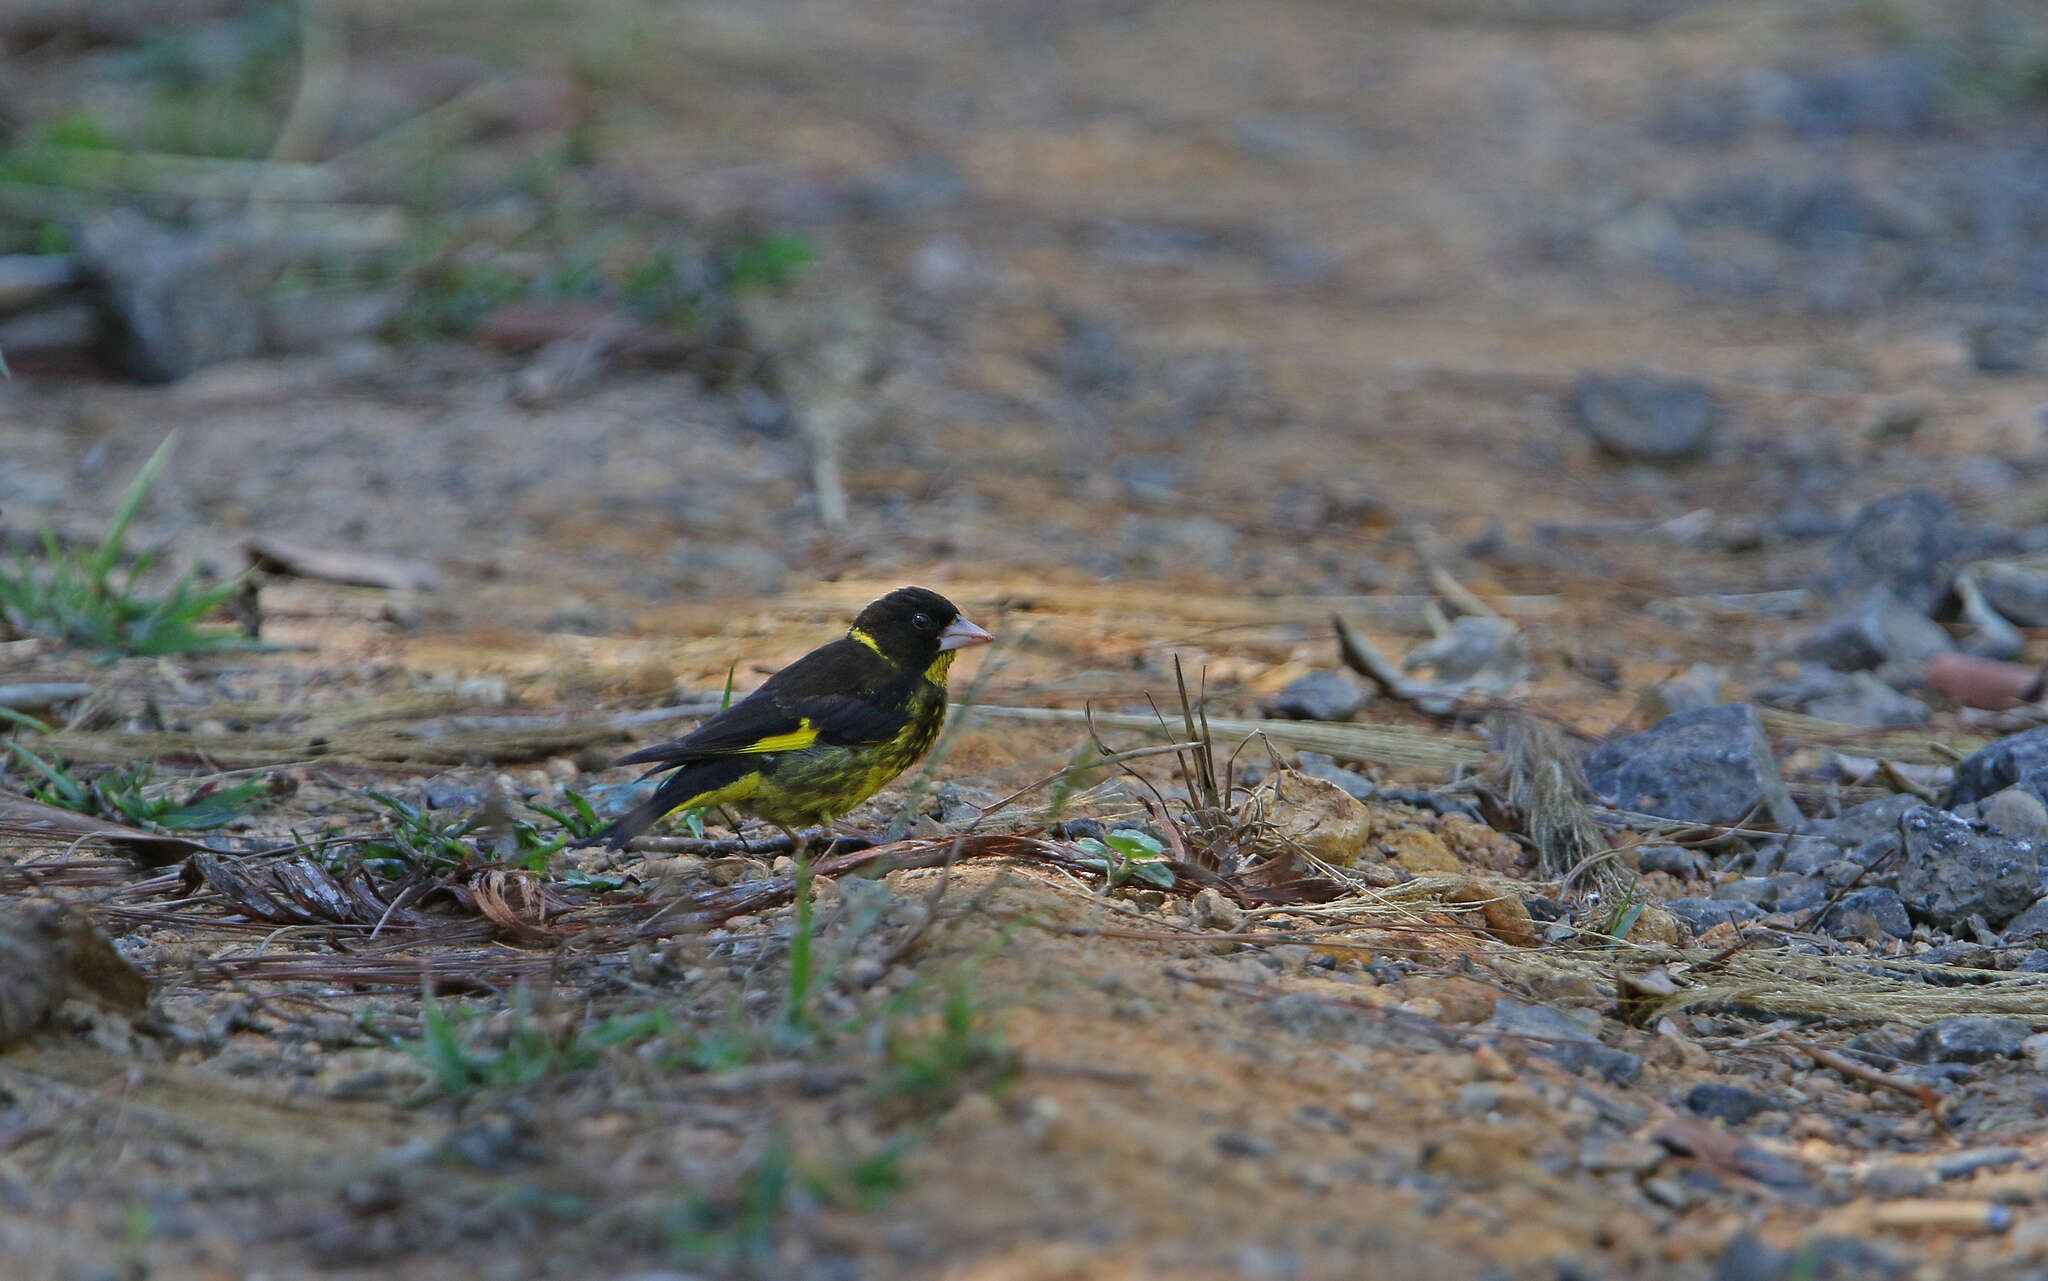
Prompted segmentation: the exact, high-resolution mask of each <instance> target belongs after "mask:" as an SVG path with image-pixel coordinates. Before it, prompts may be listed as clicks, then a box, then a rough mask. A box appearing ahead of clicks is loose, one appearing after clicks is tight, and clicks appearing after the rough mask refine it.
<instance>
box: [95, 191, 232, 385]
mask: <svg viewBox="0 0 2048 1281" xmlns="http://www.w3.org/2000/svg"><path fill="white" fill-rule="evenodd" d="M248 258H249V251H248V247H247V246H246V245H245V244H243V243H240V242H238V240H237V237H236V236H235V235H234V234H233V233H231V232H230V231H228V230H226V229H225V228H223V229H218V230H216V231H211V232H199V233H192V232H180V231H173V230H170V229H168V228H165V227H160V226H158V225H157V224H155V223H153V222H151V221H150V220H149V219H147V218H145V217H143V216H142V215H141V214H138V213H136V212H134V211H133V210H127V209H118V210H115V211H113V212H111V213H106V214H101V215H97V216H95V217H92V218H90V219H88V220H86V222H85V223H84V225H83V226H81V227H80V228H79V231H78V265H79V270H80V274H81V276H82V277H83V279H84V280H85V282H86V285H87V289H88V292H89V294H90V296H91V297H92V299H93V302H94V306H95V308H96V309H97V311H98V313H99V320H100V346H101V348H102V349H103V352H104V354H105V355H106V357H107V358H108V359H109V360H110V361H111V362H112V363H113V364H114V365H115V366H116V367H117V368H118V369H120V371H121V372H122V373H123V374H124V375H126V376H127V377H129V378H133V379H135V380H136V381H137V382H145V383H165V382H172V381H175V380H177V379H179V378H183V377H184V376H185V375H187V374H189V373H191V372H192V371H194V370H196V369H201V368H203V367H205V366H207V365H212V364H217V363H219V362H221V361H224V360H238V359H243V358H245V357H248V356H253V355H255V354H256V352H257V350H258V349H259V348H260V347H261V345H262V341H263V313H262V310H261V308H260V307H259V305H258V302H257V299H258V298H259V297H261V286H262V282H255V281H252V280H251V279H250V272H249V262H248Z"/></svg>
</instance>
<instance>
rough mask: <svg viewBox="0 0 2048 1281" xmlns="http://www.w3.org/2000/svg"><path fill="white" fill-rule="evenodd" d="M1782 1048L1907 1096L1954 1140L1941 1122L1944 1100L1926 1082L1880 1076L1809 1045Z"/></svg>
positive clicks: (1799, 1043) (1789, 1042)
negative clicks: (1942, 1101) (1787, 1048)
mask: <svg viewBox="0 0 2048 1281" xmlns="http://www.w3.org/2000/svg"><path fill="white" fill-rule="evenodd" d="M1779 1044H1781V1045H1784V1046H1787V1047H1789V1048H1791V1049H1794V1050H1798V1051H1799V1052H1800V1053H1802V1054H1805V1055H1807V1056H1808V1057H1810V1058H1811V1059H1812V1060H1813V1061H1814V1062H1816V1063H1818V1064H1820V1065H1821V1066H1822V1067H1830V1068H1833V1069H1834V1070H1835V1071H1837V1072H1840V1073H1841V1074H1842V1075H1843V1076H1846V1077H1852V1078H1854V1079H1855V1080H1858V1081H1865V1082H1868V1083H1869V1084H1871V1085H1875V1086H1877V1087H1878V1088H1880V1089H1885V1090H1891V1091H1894V1092H1895V1093H1898V1094H1903V1095H1905V1096H1906V1097H1907V1098H1909V1099H1912V1100H1914V1101H1915V1102H1917V1103H1918V1104H1919V1105H1920V1106H1921V1107H1923V1108H1926V1109H1927V1115H1929V1116H1931V1117H1933V1118H1934V1124H1935V1126H1936V1127H1937V1128H1938V1129H1940V1131H1941V1132H1942V1133H1943V1134H1947V1135H1949V1137H1951V1138H1953V1137H1955V1136H1954V1135H1953V1134H1950V1132H1949V1128H1948V1122H1947V1121H1944V1120H1943V1119H1942V1116H1941V1096H1940V1095H1939V1094H1936V1093H1935V1092H1934V1087H1933V1086H1931V1085H1929V1084H1927V1083H1926V1082H1925V1081H1909V1080H1907V1079H1906V1078H1905V1077H1902V1076H1893V1075H1892V1074H1891V1073H1889V1072H1880V1071H1878V1070H1877V1069H1876V1068H1874V1067H1870V1066H1868V1065H1866V1064H1862V1063H1858V1062H1857V1061H1856V1060H1854V1059H1852V1058H1850V1057H1848V1056H1847V1055H1845V1054H1837V1053H1835V1052H1834V1051H1833V1050H1829V1049H1824V1048H1822V1047H1821V1046H1818V1045H1815V1044H1813V1043H1812V1042H1810V1041H1794V1040H1790V1039H1787V1040H1784V1041H1781V1042H1779Z"/></svg>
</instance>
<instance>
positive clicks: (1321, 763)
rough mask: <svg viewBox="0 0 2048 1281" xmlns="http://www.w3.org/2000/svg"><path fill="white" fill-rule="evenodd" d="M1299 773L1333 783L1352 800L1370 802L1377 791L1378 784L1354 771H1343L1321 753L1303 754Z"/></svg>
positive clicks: (1343, 769)
mask: <svg viewBox="0 0 2048 1281" xmlns="http://www.w3.org/2000/svg"><path fill="white" fill-rule="evenodd" d="M1301 772H1302V773H1304V774H1306V775H1308V776H1309V777H1310V778H1319V779H1321V780H1323V781H1324V782H1325V783H1335V784H1336V785H1337V786H1338V787H1340V788H1342V789H1343V790H1344V793H1345V795H1347V796H1350V797H1351V798H1352V799H1354V800H1360V801H1366V800H1371V799H1372V796H1373V793H1375V792H1377V791H1379V784H1377V783H1375V782H1373V781H1372V780H1371V779H1369V778H1367V777H1366V776H1365V775H1363V774H1360V773H1359V772H1357V771H1356V770H1348V769H1345V768H1344V767H1343V766H1342V765H1339V764H1338V763H1337V762H1336V761H1334V760H1332V759H1331V758H1330V757H1327V756H1325V755H1323V754H1322V753H1321V752H1303V753H1302V754H1301Z"/></svg>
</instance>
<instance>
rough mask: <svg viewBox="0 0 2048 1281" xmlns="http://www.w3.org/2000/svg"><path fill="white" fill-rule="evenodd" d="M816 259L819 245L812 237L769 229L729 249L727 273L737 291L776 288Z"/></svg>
mask: <svg viewBox="0 0 2048 1281" xmlns="http://www.w3.org/2000/svg"><path fill="white" fill-rule="evenodd" d="M817 260H818V247H817V245H815V244H813V243H812V242H811V240H810V238H809V237H807V236H799V235H797V234H795V233H794V232H786V231H776V232H768V233H766V234H763V235H758V236H749V237H747V238H746V239H744V240H742V241H740V242H739V244H737V245H735V246H734V247H733V248H732V249H730V250H729V251H727V253H726V255H725V275H726V279H728V280H730V281H731V282H732V287H733V288H734V289H735V290H741V289H773V288H778V287H780V286H782V285H786V284H788V283H789V282H790V281H792V280H794V279H796V277H797V274H798V273H799V272H801V271H803V269H804V268H806V267H808V266H810V265H811V264H812V263H814V262H816V261H817Z"/></svg>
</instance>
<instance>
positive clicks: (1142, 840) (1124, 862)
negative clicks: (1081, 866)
mask: <svg viewBox="0 0 2048 1281" xmlns="http://www.w3.org/2000/svg"><path fill="white" fill-rule="evenodd" d="M1074 844H1075V845H1077V846H1079V847H1080V848H1081V849H1082V850H1083V851H1084V852H1085V853H1087V854H1089V855H1091V856H1093V857H1092V858H1091V859H1089V860H1088V861H1089V862H1090V863H1092V864H1093V865H1094V866H1095V867H1097V868H1098V869H1100V870H1101V872H1102V874H1103V877H1104V879H1105V882H1106V883H1107V884H1108V886H1109V888H1110V889H1113V890H1114V889H1121V888H1123V887H1124V886H1126V885H1129V884H1130V883H1132V882H1133V881H1141V882H1143V883H1144V884H1146V885H1150V886H1153V887H1155V888H1158V889H1162V890H1170V889H1172V888H1173V869H1172V868H1170V867H1168V866H1167V865H1166V864H1165V863H1164V862H1163V861H1162V860H1163V859H1164V858H1165V855H1166V847H1165V846H1163V845H1161V844H1160V843H1159V840H1158V838H1157V837H1154V836H1153V835H1152V834H1151V833H1149V832H1141V831H1139V830H1138V829H1137V828H1134V827H1120V828H1118V829H1117V830H1115V831H1114V832H1110V833H1109V834H1108V835H1106V836H1104V837H1103V838H1102V839H1101V840H1097V839H1095V838H1094V837H1092V836H1084V837H1082V838H1081V839H1080V840H1078V841H1075V842H1074Z"/></svg>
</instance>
